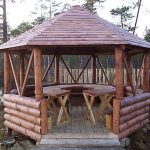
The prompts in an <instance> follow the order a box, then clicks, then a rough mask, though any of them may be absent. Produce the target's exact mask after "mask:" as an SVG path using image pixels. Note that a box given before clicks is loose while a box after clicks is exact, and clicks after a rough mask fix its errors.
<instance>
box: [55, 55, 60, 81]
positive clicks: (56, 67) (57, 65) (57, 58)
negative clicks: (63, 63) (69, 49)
mask: <svg viewBox="0 0 150 150" xmlns="http://www.w3.org/2000/svg"><path fill="white" fill-rule="evenodd" d="M55 83H59V55H56V56H55Z"/></svg>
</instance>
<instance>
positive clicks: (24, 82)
mask: <svg viewBox="0 0 150 150" xmlns="http://www.w3.org/2000/svg"><path fill="white" fill-rule="evenodd" d="M32 61H33V51H32V53H31V56H30V60H29V63H28V66H27V70H26V74H25V77H24V80H23V84H22V89H21V95H23V93H24V90H25V86H26V83H27V79H28V75H29V71H30V68H31V65H32Z"/></svg>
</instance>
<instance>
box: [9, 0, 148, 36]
mask: <svg viewBox="0 0 150 150" xmlns="http://www.w3.org/2000/svg"><path fill="white" fill-rule="evenodd" d="M10 1H11V0H7V21H8V23H9V25H10V27H11V28H12V29H14V28H15V27H17V26H18V25H19V24H20V23H21V22H23V21H32V20H33V19H34V18H36V17H37V15H39V13H40V11H38V10H39V9H38V10H37V12H38V14H37V15H33V14H32V13H31V12H34V11H35V10H36V7H37V8H39V2H38V1H39V0H16V3H11V2H10ZM20 1H22V2H20ZM55 1H57V2H63V3H69V4H71V5H72V6H73V5H82V4H83V3H84V0H55ZM132 1H134V2H136V1H137V0H106V2H105V3H104V4H103V7H99V6H98V9H97V11H98V15H99V16H100V17H102V18H104V19H106V20H108V21H110V22H112V23H115V24H116V23H117V18H114V17H112V16H111V14H110V10H111V9H112V8H117V7H121V6H122V5H124V4H127V3H128V4H132ZM136 12H137V9H135V10H134V11H133V14H134V15H136ZM137 26H138V28H137V29H136V34H137V35H138V36H139V37H143V36H144V34H145V29H146V28H150V0H142V7H141V11H140V15H139V20H138V24H137Z"/></svg>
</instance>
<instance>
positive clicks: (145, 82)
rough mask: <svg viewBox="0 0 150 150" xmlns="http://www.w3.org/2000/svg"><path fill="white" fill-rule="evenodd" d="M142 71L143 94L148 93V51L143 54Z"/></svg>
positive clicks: (149, 76)
mask: <svg viewBox="0 0 150 150" xmlns="http://www.w3.org/2000/svg"><path fill="white" fill-rule="evenodd" d="M144 56H145V57H144V58H145V59H144V70H143V90H144V92H149V86H150V84H149V82H150V80H149V78H150V74H149V69H150V53H149V52H148V51H146V52H144Z"/></svg>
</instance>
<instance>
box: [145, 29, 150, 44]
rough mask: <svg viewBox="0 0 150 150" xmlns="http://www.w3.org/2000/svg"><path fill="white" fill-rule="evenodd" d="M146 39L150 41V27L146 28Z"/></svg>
mask: <svg viewBox="0 0 150 150" xmlns="http://www.w3.org/2000/svg"><path fill="white" fill-rule="evenodd" d="M144 39H145V40H146V41H148V42H150V29H147V30H146V34H145V36H144Z"/></svg>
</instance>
